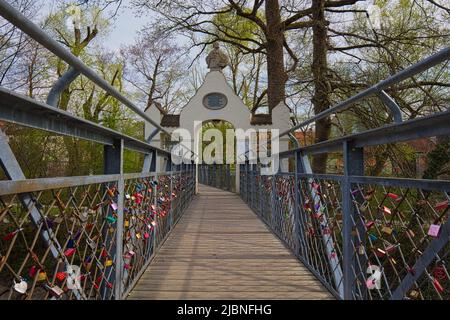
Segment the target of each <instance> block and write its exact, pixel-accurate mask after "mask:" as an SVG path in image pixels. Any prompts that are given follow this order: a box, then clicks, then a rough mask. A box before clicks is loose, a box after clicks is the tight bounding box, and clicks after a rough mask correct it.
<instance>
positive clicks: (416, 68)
mask: <svg viewBox="0 0 450 320" xmlns="http://www.w3.org/2000/svg"><path fill="white" fill-rule="evenodd" d="M448 59H450V46H449V47H447V48H445V49H443V50H441V51H439V52H438V53H436V54H434V55H432V56H430V57H428V58H426V59H424V60H422V61H419V62H418V63H416V64H414V65H412V66H410V67H408V68H406V69H404V70H402V71H400V72H398V73H396V74H395V75H393V76H391V77H389V78H387V79H385V80H383V81H381V82H379V83H378V84H376V85H374V86H372V87H370V88H368V89H366V90H364V91H362V92H361V93H359V94H357V95H355V96H353V97H351V98H349V99H347V100H345V101H343V102H341V103H339V104H338V105H336V106H334V107H332V108H330V109H327V110H325V111H323V112H321V113H319V114H317V115H315V116H313V117H311V118H309V119H308V120H305V121H303V122H302V123H300V124H298V125H296V126H295V127H293V128H291V129H289V130H286V131H284V132H282V133H280V134H279V135H278V137H277V138H280V137H282V136H285V135H287V134H289V133H291V132H294V131H296V130H298V129H300V128H303V127H305V126H307V125H309V124H311V123H313V122H316V121H317V120H320V119H323V118H325V117H328V116H330V115H332V114H335V113H337V112H340V111H343V110H346V109H348V108H349V107H351V106H352V105H354V104H355V103H357V102H359V101H361V100H363V99H365V98H367V97H369V96H371V95H373V94H379V93H381V92H382V91H383V90H384V89H386V88H388V87H389V86H391V85H393V84H396V83H399V82H401V81H403V80H406V79H408V78H411V77H412V76H414V75H416V74H419V73H421V72H423V71H425V70H427V69H429V68H431V67H433V66H436V65H438V64H439V63H442V62H444V61H446V60H448ZM390 110H391V111H392V109H390ZM394 116H396V115H395V113H394ZM396 117H398V115H397V116H396Z"/></svg>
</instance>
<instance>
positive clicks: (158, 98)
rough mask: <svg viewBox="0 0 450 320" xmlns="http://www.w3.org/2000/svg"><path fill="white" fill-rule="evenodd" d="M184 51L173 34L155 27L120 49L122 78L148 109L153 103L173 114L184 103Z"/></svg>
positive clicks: (143, 32) (185, 65)
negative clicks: (143, 98) (135, 90)
mask: <svg viewBox="0 0 450 320" xmlns="http://www.w3.org/2000/svg"><path fill="white" fill-rule="evenodd" d="M184 51H185V50H184V48H182V47H181V46H180V45H178V44H177V43H176V39H175V38H174V37H171V36H167V35H165V34H163V33H161V32H159V31H158V30H153V31H150V30H143V31H142V32H141V33H140V34H139V35H138V37H137V39H136V41H135V44H133V45H130V46H128V47H125V48H123V49H122V50H121V55H122V57H123V58H122V59H123V60H124V62H125V65H126V68H125V78H126V80H127V81H128V82H129V83H131V84H132V86H133V87H134V88H135V89H137V90H138V93H139V94H140V95H141V96H142V95H143V96H144V97H145V100H146V101H145V104H146V107H147V108H149V107H150V106H151V105H152V104H153V103H155V102H156V103H159V104H160V105H161V107H162V109H163V110H164V111H165V112H166V113H174V112H175V111H178V110H179V109H180V108H181V107H182V106H183V105H184V103H185V102H187V101H186V99H185V95H184V91H185V90H186V88H185V86H184V80H185V79H186V77H187V75H186V70H187V62H186V61H187V60H186V58H185V55H184V54H183V53H184Z"/></svg>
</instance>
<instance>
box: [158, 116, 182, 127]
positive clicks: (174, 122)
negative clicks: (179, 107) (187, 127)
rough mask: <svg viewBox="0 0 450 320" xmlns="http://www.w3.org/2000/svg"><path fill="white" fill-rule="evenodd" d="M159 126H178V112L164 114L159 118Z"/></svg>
mask: <svg viewBox="0 0 450 320" xmlns="http://www.w3.org/2000/svg"><path fill="white" fill-rule="evenodd" d="M161 126H163V127H170V128H179V127H180V115H179V114H164V115H163V117H162V120H161Z"/></svg>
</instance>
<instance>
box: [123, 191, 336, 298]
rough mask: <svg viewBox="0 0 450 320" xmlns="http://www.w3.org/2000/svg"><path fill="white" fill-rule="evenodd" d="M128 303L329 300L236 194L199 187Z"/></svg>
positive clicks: (326, 294) (321, 288)
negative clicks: (179, 300) (141, 301)
mask: <svg viewBox="0 0 450 320" xmlns="http://www.w3.org/2000/svg"><path fill="white" fill-rule="evenodd" d="M129 299H156V300H165V299H170V300H176V299H187V300H197V299H206V300H212V299H227V300H237V299H238V300H245V299H333V296H332V295H331V294H330V293H329V292H328V291H327V290H326V289H325V288H324V287H323V286H322V285H321V283H320V282H319V281H317V280H316V279H315V278H314V276H313V275H312V274H311V273H310V272H309V271H308V270H307V269H306V268H305V267H304V266H303V265H302V264H301V263H300V262H299V261H298V260H297V259H296V258H295V257H294V256H293V255H292V254H291V253H290V252H289V251H288V250H287V249H286V247H285V246H284V245H283V244H282V243H281V241H280V240H279V239H278V238H276V237H275V236H274V235H273V234H272V233H271V232H270V231H269V230H268V229H267V227H266V226H265V224H264V223H263V222H261V221H260V220H259V218H258V217H257V216H256V215H255V214H254V213H253V212H252V211H251V210H250V209H249V208H248V207H247V205H246V204H245V203H244V202H243V201H242V200H241V199H240V198H239V197H238V196H237V195H235V194H232V193H229V192H225V191H221V190H218V189H214V188H211V187H206V186H201V187H200V195H199V196H197V197H196V198H195V199H194V201H193V202H192V204H191V206H190V208H189V209H188V210H187V212H186V213H185V215H184V216H183V218H182V219H181V220H180V222H179V224H178V225H177V226H176V228H175V229H174V231H173V232H172V234H171V235H170V236H169V238H168V240H167V241H166V243H165V244H164V245H163V246H162V248H161V250H160V251H159V252H158V254H157V255H156V257H155V260H154V261H153V262H152V264H151V265H150V267H149V268H148V270H147V271H146V272H145V273H144V275H143V276H142V278H141V279H140V281H139V282H138V284H137V286H136V287H135V288H134V290H133V291H132V292H131V294H130V296H129Z"/></svg>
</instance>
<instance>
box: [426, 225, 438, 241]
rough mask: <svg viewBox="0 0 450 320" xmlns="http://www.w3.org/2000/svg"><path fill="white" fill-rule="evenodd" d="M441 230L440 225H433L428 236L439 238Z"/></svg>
mask: <svg viewBox="0 0 450 320" xmlns="http://www.w3.org/2000/svg"><path fill="white" fill-rule="evenodd" d="M440 230H441V226H440V225H438V224H432V225H431V226H430V229H428V235H429V236H430V237H433V238H437V237H438V236H439V231H440Z"/></svg>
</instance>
